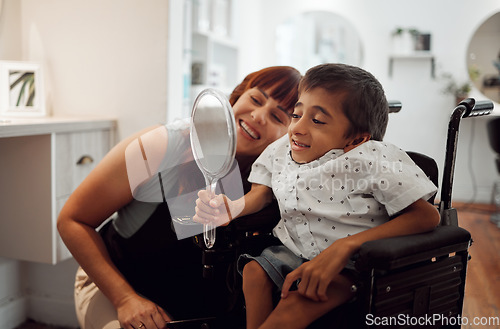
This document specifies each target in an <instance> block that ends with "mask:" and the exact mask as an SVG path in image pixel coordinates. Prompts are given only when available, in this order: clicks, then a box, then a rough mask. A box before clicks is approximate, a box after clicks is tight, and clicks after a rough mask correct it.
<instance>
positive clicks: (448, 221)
mask: <svg viewBox="0 0 500 329" xmlns="http://www.w3.org/2000/svg"><path fill="white" fill-rule="evenodd" d="M492 110H493V102H491V101H479V102H476V101H475V99H474V98H467V99H464V100H463V101H461V102H460V103H459V104H458V105H457V107H455V109H454V110H453V113H452V115H451V118H450V122H449V124H448V137H447V140H446V156H445V163H444V170H443V183H442V189H441V203H440V206H439V210H440V212H441V218H442V222H443V223H442V224H444V225H455V226H456V225H458V222H457V219H456V218H455V217H456V216H448V215H447V214H448V211H449V210H451V209H452V207H451V195H452V187H453V174H454V165H455V158H456V152H457V143H458V129H459V126H460V120H461V119H462V118H468V117H477V116H482V115H488V114H490V113H491V111H492ZM443 219H444V220H443Z"/></svg>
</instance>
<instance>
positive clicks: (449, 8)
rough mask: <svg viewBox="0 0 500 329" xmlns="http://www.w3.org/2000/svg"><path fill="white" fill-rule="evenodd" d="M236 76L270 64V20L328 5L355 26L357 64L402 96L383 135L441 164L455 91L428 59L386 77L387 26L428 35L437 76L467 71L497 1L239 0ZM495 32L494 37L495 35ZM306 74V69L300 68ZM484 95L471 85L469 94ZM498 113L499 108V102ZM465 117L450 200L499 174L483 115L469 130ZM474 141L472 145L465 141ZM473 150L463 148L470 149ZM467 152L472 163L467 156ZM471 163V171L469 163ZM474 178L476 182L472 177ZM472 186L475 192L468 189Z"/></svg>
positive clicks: (483, 190)
mask: <svg viewBox="0 0 500 329" xmlns="http://www.w3.org/2000/svg"><path fill="white" fill-rule="evenodd" d="M238 4H239V7H238V8H239V10H240V12H241V15H240V19H239V23H240V24H242V25H243V26H247V28H246V29H240V54H241V57H240V67H239V74H240V76H241V77H243V76H244V75H246V74H247V73H248V72H251V71H253V70H255V69H258V68H260V67H263V66H268V65H274V64H275V63H276V58H275V51H274V47H275V44H276V42H275V34H274V31H275V30H276V26H277V25H279V24H280V23H282V22H283V21H285V20H286V19H287V18H289V17H292V16H294V15H297V14H300V13H302V12H305V11H313V10H325V11H331V12H333V13H336V14H338V15H342V16H344V17H345V18H347V19H348V20H349V21H350V22H351V23H352V24H353V25H354V27H355V28H356V29H357V31H358V32H359V35H360V38H361V40H362V43H363V49H364V63H363V65H362V67H363V68H365V69H366V70H368V71H370V72H372V73H373V74H374V75H375V76H376V77H377V78H378V79H379V80H380V82H381V83H382V84H383V85H384V87H385V89H386V94H387V97H388V98H389V99H395V100H400V101H401V102H402V103H403V109H402V111H401V112H400V113H398V114H393V115H391V117H390V118H391V119H390V123H389V127H388V130H387V134H386V137H385V139H386V140H387V141H390V142H393V143H395V144H397V145H399V146H400V147H402V148H404V149H406V150H411V151H418V152H423V153H426V154H428V155H430V156H432V157H433V158H435V159H436V161H437V163H438V165H439V166H440V169H441V170H442V167H443V164H444V153H445V140H446V133H447V129H448V120H449V115H450V113H451V112H452V110H453V108H454V106H455V100H454V97H453V96H450V95H444V94H442V92H441V90H442V88H443V86H444V82H443V81H442V80H440V79H432V78H431V76H430V61H396V62H394V67H393V75H392V77H389V74H388V71H389V56H390V53H391V32H392V31H393V30H394V28H396V27H415V28H417V29H419V30H421V31H426V32H430V33H431V34H432V41H431V42H432V53H433V54H434V56H435V61H436V76H437V77H439V75H440V74H441V73H443V72H453V74H454V75H455V76H456V77H457V78H459V79H466V78H467V76H468V75H467V67H466V52H467V46H468V43H469V40H470V38H471V37H472V35H473V34H474V31H475V30H476V29H477V28H478V27H479V26H480V25H481V23H482V22H483V21H484V20H486V19H487V18H488V17H489V16H491V15H492V14H494V13H496V12H498V11H500V2H499V1H497V0H478V1H469V0H438V1H435V0H421V1H414V0H351V1H343V0H329V1H324V0H308V1H302V0H271V1H269V0H254V1H246V0H238ZM499 39H500V36H499ZM493 46H494V47H500V44H497V45H493ZM303 73H304V72H303ZM471 96H473V97H476V98H477V99H478V100H480V99H483V97H482V95H480V94H478V92H477V91H473V93H472V95H471ZM496 106H497V110H496V111H497V113H500V108H498V107H499V105H498V104H496ZM467 121H470V119H468V120H464V121H463V122H462V125H461V133H460V137H459V152H458V155H457V164H456V171H455V182H454V186H453V197H454V199H455V200H460V201H470V200H471V199H472V197H474V196H475V198H474V200H475V201H476V202H486V203H488V202H489V201H490V194H491V189H492V182H493V181H494V179H496V178H497V177H498V173H497V172H496V169H495V166H494V154H493V152H492V151H491V149H490V147H489V144H488V140H487V139H486V134H485V123H486V122H487V119H486V118H478V119H476V123H475V134H474V135H470V131H471V123H470V122H467ZM471 142H472V143H473V144H472V146H471V147H470V145H469V143H471ZM470 149H471V150H472V152H469V150H470ZM469 158H472V163H470V162H469ZM470 166H472V173H473V175H474V176H473V177H471V174H470V170H469V167H470ZM473 179H474V180H475V181H476V184H475V185H474V184H472V182H473ZM474 190H477V193H475V194H474V192H473V191H474Z"/></svg>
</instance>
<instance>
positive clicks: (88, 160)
mask: <svg viewBox="0 0 500 329" xmlns="http://www.w3.org/2000/svg"><path fill="white" fill-rule="evenodd" d="M92 162H94V159H93V158H92V157H91V156H90V155H82V157H81V158H80V159H79V160H78V161H77V162H76V164H77V165H86V164H89V163H92Z"/></svg>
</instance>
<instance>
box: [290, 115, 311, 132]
mask: <svg viewBox="0 0 500 329" xmlns="http://www.w3.org/2000/svg"><path fill="white" fill-rule="evenodd" d="M290 131H291V132H292V133H293V134H296V135H305V134H306V133H307V130H306V127H305V124H304V122H303V120H302V118H300V119H299V120H298V121H297V122H292V123H291V124H290Z"/></svg>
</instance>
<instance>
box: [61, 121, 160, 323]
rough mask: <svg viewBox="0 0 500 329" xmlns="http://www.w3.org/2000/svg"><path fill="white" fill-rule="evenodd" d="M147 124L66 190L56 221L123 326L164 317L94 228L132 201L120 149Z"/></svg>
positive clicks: (64, 237)
mask: <svg viewBox="0 0 500 329" xmlns="http://www.w3.org/2000/svg"><path fill="white" fill-rule="evenodd" d="M152 129H153V128H149V129H147V130H145V131H141V132H139V133H137V134H135V135H133V136H131V137H129V138H127V139H126V140H123V141H122V142H120V143H119V144H117V145H116V146H115V147H114V148H113V149H112V150H111V151H110V152H109V153H108V154H107V155H106V156H105V157H104V159H103V160H102V161H101V162H100V163H99V164H98V165H97V166H96V168H94V170H92V172H91V173H90V174H89V175H88V176H87V177H86V178H85V180H84V181H83V182H82V183H81V184H80V186H78V188H77V189H76V190H75V191H74V192H73V193H72V194H71V196H70V197H69V199H68V201H67V202H66V204H65V205H64V207H63V209H62V210H61V212H60V214H59V217H58V221H57V227H58V230H59V233H60V235H61V237H62V239H63V241H64V243H65V244H66V246H67V247H68V249H69V250H70V251H71V253H72V254H73V256H74V257H75V259H76V261H77V262H78V263H79V264H80V265H81V267H82V268H83V269H84V270H85V272H86V273H87V274H88V275H89V277H90V278H91V279H92V280H93V281H94V282H95V284H96V285H97V286H98V287H99V289H100V290H101V291H102V292H103V293H104V294H105V295H106V296H107V297H108V299H109V300H110V301H111V303H112V304H113V305H114V306H115V308H116V309H117V311H118V320H119V321H120V323H121V325H122V326H123V328H127V329H128V328H132V326H136V327H137V326H138V325H140V324H141V322H142V323H144V324H145V325H146V327H148V323H149V324H150V326H149V327H153V325H154V324H153V323H152V322H151V321H155V322H158V325H159V328H163V327H164V326H165V321H166V320H169V319H168V317H167V315H166V314H165V313H164V311H163V310H161V309H159V308H157V307H156V305H154V304H153V303H151V302H149V301H147V300H145V299H143V298H141V297H139V296H138V295H137V294H136V293H135V291H134V289H133V287H132V286H131V285H130V284H129V283H128V282H127V280H126V279H125V278H124V277H123V275H122V274H121V273H120V271H119V270H118V269H117V268H116V266H115V265H114V264H113V262H112V261H111V259H110V256H109V254H108V252H107V250H106V247H105V245H104V242H103V240H102V238H101V237H100V235H99V234H98V233H97V232H96V231H95V229H96V227H98V226H99V225H100V224H102V223H103V222H104V221H105V220H106V219H107V218H109V216H111V215H112V214H113V213H114V212H116V211H117V210H118V209H120V208H122V207H123V206H125V205H126V204H128V203H129V202H131V201H132V199H133V197H132V193H131V187H130V183H129V179H128V175H127V168H126V159H125V150H126V148H127V146H128V145H129V144H130V143H131V142H132V141H134V140H135V139H137V138H138V137H139V136H142V135H144V133H146V132H148V131H151V130H152ZM164 142H166V141H164ZM165 145H166V144H165ZM159 311H160V312H161V313H162V314H160V313H158V312H159ZM145 314H147V316H146V315H145ZM152 315H153V317H152ZM160 324H161V326H160Z"/></svg>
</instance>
